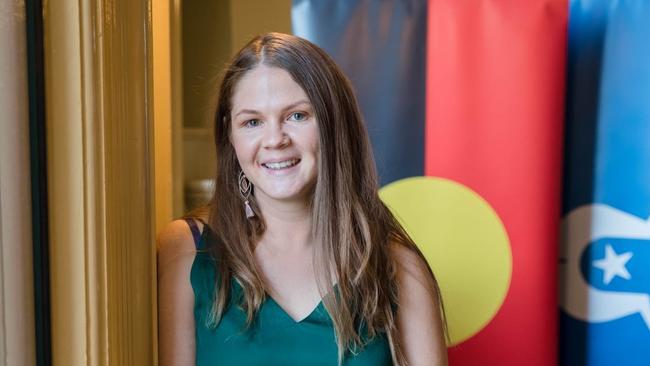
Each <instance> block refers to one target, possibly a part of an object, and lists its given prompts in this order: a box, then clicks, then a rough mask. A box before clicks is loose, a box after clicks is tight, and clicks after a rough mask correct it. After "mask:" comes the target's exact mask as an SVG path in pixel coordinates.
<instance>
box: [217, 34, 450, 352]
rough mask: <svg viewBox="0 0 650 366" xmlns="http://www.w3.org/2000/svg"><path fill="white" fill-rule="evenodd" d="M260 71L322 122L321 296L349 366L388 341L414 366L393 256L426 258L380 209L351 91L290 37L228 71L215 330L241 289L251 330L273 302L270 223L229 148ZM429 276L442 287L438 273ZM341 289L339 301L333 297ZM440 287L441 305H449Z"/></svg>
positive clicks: (316, 51) (248, 50) (220, 152)
mask: <svg viewBox="0 0 650 366" xmlns="http://www.w3.org/2000/svg"><path fill="white" fill-rule="evenodd" d="M260 64H263V65H266V66H271V67H278V68H281V69H284V70H286V71H287V72H288V73H289V74H290V75H291V77H292V78H293V80H294V81H295V82H296V83H297V84H299V85H300V86H301V87H302V88H303V89H304V91H305V93H306V94H307V96H308V98H309V101H310V102H311V104H312V106H313V108H314V112H315V115H316V120H317V121H318V128H319V139H320V144H319V146H320V151H319V158H318V178H317V182H316V185H315V188H314V193H313V196H312V199H311V212H312V235H313V237H314V238H315V239H316V243H317V244H316V245H315V248H314V268H315V271H316V278H317V281H318V286H319V289H320V291H321V294H326V295H325V296H324V297H323V305H324V306H325V308H326V309H327V311H328V313H329V315H330V317H331V319H332V321H333V323H334V328H335V333H336V340H337V344H338V349H339V363H341V361H342V359H343V357H344V356H345V353H346V352H351V353H356V352H357V351H359V350H360V349H362V348H363V347H364V345H365V344H366V342H367V341H368V340H369V339H372V337H374V336H376V335H378V334H379V333H382V332H383V333H385V334H386V336H387V338H388V341H389V344H390V348H391V353H392V358H393V363H394V364H395V365H405V364H406V360H405V356H404V353H403V347H402V344H400V338H399V336H398V329H397V322H396V319H395V314H396V308H397V307H398V306H399V304H398V285H397V279H396V272H397V263H396V262H395V259H394V257H393V256H392V255H391V248H390V246H391V245H401V246H404V247H406V248H408V249H409V250H412V251H413V252H415V253H417V254H418V255H419V256H420V257H421V258H422V260H424V257H423V256H422V253H421V252H420V251H419V250H418V249H417V247H416V246H415V244H414V243H413V241H412V240H411V238H410V237H409V236H408V234H407V233H406V232H405V231H404V229H403V228H402V227H401V225H400V224H399V223H398V222H397V220H396V219H395V217H393V215H392V214H391V212H390V211H389V210H388V209H387V208H386V206H385V205H384V204H383V202H382V201H381V200H380V199H379V196H378V189H379V184H378V179H377V173H376V171H375V163H374V159H373V156H372V150H371V148H370V141H369V138H368V134H367V131H366V128H365V126H364V124H363V121H362V117H361V113H360V111H359V107H358V105H357V101H356V98H355V95H354V93H353V91H352V86H351V84H350V82H349V81H348V80H347V78H346V77H345V76H344V75H343V73H342V72H341V71H340V70H339V68H338V67H337V66H336V64H335V63H334V61H333V60H332V59H331V58H330V57H329V56H328V55H327V54H326V53H325V52H324V51H323V50H322V49H320V48H319V47H317V46H316V45H314V44H312V43H310V42H309V41H307V40H304V39H302V38H299V37H295V36H291V35H287V34H280V33H268V34H264V35H261V36H258V37H256V38H254V39H253V40H251V41H250V42H249V43H248V44H247V45H246V46H244V48H242V49H241V50H240V51H239V53H237V55H236V56H235V57H234V58H233V60H232V62H231V64H230V65H229V66H228V67H227V69H226V71H225V74H224V77H223V81H222V83H221V87H220V90H219V96H218V100H217V104H216V108H217V109H216V114H215V121H214V122H215V144H216V153H217V166H216V173H217V175H216V184H215V193H214V197H213V198H212V201H211V204H210V215H209V220H208V224H209V226H210V228H211V229H212V231H213V232H214V233H215V234H216V237H217V240H216V243H215V245H213V246H211V247H209V248H208V250H209V251H211V253H212V254H213V255H214V257H215V259H216V260H217V263H218V271H219V276H218V277H217V278H218V279H217V282H218V283H217V291H216V293H215V302H214V306H213V311H212V318H211V323H212V325H216V324H218V322H219V321H220V319H221V317H222V315H223V312H224V310H225V308H226V305H227V303H228V301H229V298H228V295H229V293H230V290H231V289H230V281H231V279H233V278H234V279H235V280H236V281H237V282H238V283H239V284H240V285H241V287H242V288H243V292H244V297H243V299H242V303H241V307H242V309H243V310H244V311H245V312H246V314H247V325H250V324H251V323H252V321H253V319H254V317H255V314H256V312H257V311H258V310H259V308H260V306H261V304H262V302H263V301H264V298H265V293H266V292H265V288H264V284H263V281H262V279H261V278H262V277H261V275H260V272H259V269H258V266H257V265H256V263H255V261H254V256H253V252H254V250H255V245H256V243H257V240H258V239H259V237H260V235H261V234H262V233H263V232H264V230H265V222H264V217H263V216H262V212H260V210H259V207H258V206H257V204H256V202H255V198H254V197H252V196H251V200H250V201H251V204H252V206H253V210H254V211H255V214H256V216H255V218H253V219H247V218H246V216H245V213H244V210H243V207H242V200H241V198H240V195H239V192H238V188H237V187H238V186H237V182H238V173H239V171H240V168H239V164H238V161H237V157H236V155H235V150H234V148H233V146H232V145H231V143H230V138H229V137H230V132H231V108H232V103H231V97H232V95H233V91H234V88H235V87H236V85H237V82H238V81H239V80H240V79H241V77H242V76H243V75H244V74H246V73H247V72H248V71H250V70H252V69H253V68H255V67H256V66H258V65H260ZM429 275H430V276H431V279H432V280H433V283H434V284H435V283H436V282H435V279H434V277H433V273H431V271H429ZM333 279H334V280H333ZM334 281H336V288H337V291H328V290H329V289H333V288H334ZM435 287H436V293H435V294H432V296H437V297H438V302H439V303H441V299H440V293H439V290H438V287H437V284H436V285H435ZM361 325H362V326H361ZM361 329H364V333H363V334H361V332H362V331H361Z"/></svg>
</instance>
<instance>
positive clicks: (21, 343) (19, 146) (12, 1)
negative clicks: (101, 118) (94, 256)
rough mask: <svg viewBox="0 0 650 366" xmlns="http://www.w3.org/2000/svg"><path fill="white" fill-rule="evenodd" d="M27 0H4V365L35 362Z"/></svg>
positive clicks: (0, 21)
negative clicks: (25, 2) (25, 1)
mask: <svg viewBox="0 0 650 366" xmlns="http://www.w3.org/2000/svg"><path fill="white" fill-rule="evenodd" d="M25 26H26V25H25V5H24V0H0V55H2V56H1V57H0V113H1V114H0V365H25V366H31V365H34V364H35V341H34V292H33V272H32V237H31V199H30V174H29V120H28V118H29V116H28V97H27V61H26V59H27V47H26V33H25V32H26V30H25Z"/></svg>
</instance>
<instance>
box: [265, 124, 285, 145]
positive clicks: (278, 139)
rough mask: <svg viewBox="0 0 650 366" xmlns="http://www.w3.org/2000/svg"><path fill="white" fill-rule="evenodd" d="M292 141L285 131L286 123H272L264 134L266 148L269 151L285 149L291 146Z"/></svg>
mask: <svg viewBox="0 0 650 366" xmlns="http://www.w3.org/2000/svg"><path fill="white" fill-rule="evenodd" d="M290 142H291V139H290V138H289V135H288V134H287V133H286V131H285V130H284V123H282V122H275V123H270V124H269V125H268V127H267V129H266V131H265V134H264V147H265V148H268V149H277V148H283V147H286V146H287V145H289V143H290Z"/></svg>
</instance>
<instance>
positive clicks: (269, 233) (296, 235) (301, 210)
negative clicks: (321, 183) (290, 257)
mask: <svg viewBox="0 0 650 366" xmlns="http://www.w3.org/2000/svg"><path fill="white" fill-rule="evenodd" d="M257 204H258V206H259V208H260V210H261V211H262V214H263V215H264V221H265V222H266V231H265V232H264V234H263V235H262V238H261V239H260V244H262V245H264V246H265V247H267V248H268V249H269V250H271V251H274V252H284V251H287V250H288V251H295V250H301V249H305V248H306V247H310V246H311V245H312V239H311V210H310V208H309V204H308V203H307V202H305V201H276V200H270V199H268V197H258V198H257Z"/></svg>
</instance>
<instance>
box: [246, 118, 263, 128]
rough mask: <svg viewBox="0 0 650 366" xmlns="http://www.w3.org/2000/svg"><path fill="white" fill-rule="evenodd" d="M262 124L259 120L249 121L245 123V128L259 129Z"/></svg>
mask: <svg viewBox="0 0 650 366" xmlns="http://www.w3.org/2000/svg"><path fill="white" fill-rule="evenodd" d="M261 123H262V121H260V120H259V119H249V120H248V121H246V122H244V126H246V127H257V126H259V125H260V124H261Z"/></svg>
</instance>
